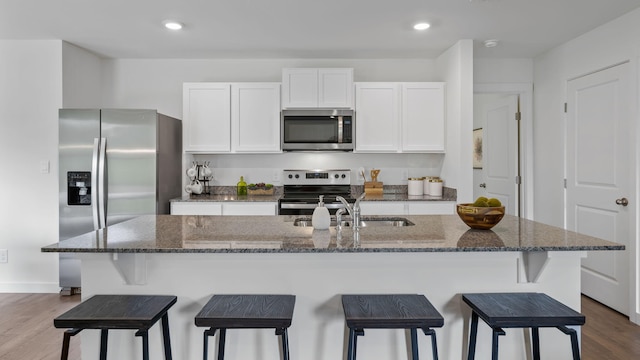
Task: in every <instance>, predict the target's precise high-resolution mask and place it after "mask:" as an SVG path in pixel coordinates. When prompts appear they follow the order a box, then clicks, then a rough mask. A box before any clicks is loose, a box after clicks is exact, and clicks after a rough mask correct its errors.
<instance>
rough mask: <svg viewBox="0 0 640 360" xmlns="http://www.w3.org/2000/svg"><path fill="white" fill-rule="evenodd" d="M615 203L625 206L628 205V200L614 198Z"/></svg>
mask: <svg viewBox="0 0 640 360" xmlns="http://www.w3.org/2000/svg"><path fill="white" fill-rule="evenodd" d="M616 204H618V205H622V206H627V205H629V200H627V198H620V199H616Z"/></svg>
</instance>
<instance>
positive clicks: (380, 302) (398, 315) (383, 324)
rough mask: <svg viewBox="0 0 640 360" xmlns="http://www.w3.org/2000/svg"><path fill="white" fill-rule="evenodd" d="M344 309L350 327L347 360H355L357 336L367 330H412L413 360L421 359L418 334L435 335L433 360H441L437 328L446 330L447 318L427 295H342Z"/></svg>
mask: <svg viewBox="0 0 640 360" xmlns="http://www.w3.org/2000/svg"><path fill="white" fill-rule="evenodd" d="M342 307H343V309H344V316H345V321H346V323H347V327H348V328H349V349H348V352H347V359H349V360H355V358H356V350H357V337H358V336H363V335H364V329H365V328H366V329H409V330H410V331H411V351H412V359H413V360H417V359H418V344H417V331H416V329H421V330H422V331H423V332H424V334H425V335H428V336H431V347H432V353H433V359H434V360H437V359H438V351H437V342H436V333H435V331H434V330H433V329H431V328H433V327H442V326H443V325H444V318H443V317H442V315H440V313H439V312H438V310H436V308H435V307H433V305H432V304H431V303H430V302H429V300H427V298H426V297H425V296H424V295H417V294H383V295H342Z"/></svg>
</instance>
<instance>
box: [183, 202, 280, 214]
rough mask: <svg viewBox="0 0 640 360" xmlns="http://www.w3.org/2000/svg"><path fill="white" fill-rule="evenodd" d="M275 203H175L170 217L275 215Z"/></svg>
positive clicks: (276, 205)
mask: <svg viewBox="0 0 640 360" xmlns="http://www.w3.org/2000/svg"><path fill="white" fill-rule="evenodd" d="M277 208H278V203H277V202H275V201H274V202H271V201H266V202H262V201H261V202H212V201H199V202H188V201H175V202H172V203H171V215H276V214H277Z"/></svg>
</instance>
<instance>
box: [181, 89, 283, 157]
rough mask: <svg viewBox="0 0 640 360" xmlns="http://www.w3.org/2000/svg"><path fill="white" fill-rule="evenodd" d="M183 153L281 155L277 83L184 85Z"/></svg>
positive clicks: (278, 90)
mask: <svg viewBox="0 0 640 360" xmlns="http://www.w3.org/2000/svg"><path fill="white" fill-rule="evenodd" d="M183 106H184V109H183V120H182V126H183V129H184V133H185V135H184V151H186V152H191V153H209V154H214V153H252V152H253V153H265V152H280V84H279V83H185V84H184V87H183Z"/></svg>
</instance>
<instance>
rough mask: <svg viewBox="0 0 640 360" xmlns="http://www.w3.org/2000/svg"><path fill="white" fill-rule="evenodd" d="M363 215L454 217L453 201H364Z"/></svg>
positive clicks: (361, 203) (362, 203)
mask: <svg viewBox="0 0 640 360" xmlns="http://www.w3.org/2000/svg"><path fill="white" fill-rule="evenodd" d="M360 211H361V214H362V215H452V214H454V213H455V202H453V201H362V202H360Z"/></svg>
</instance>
